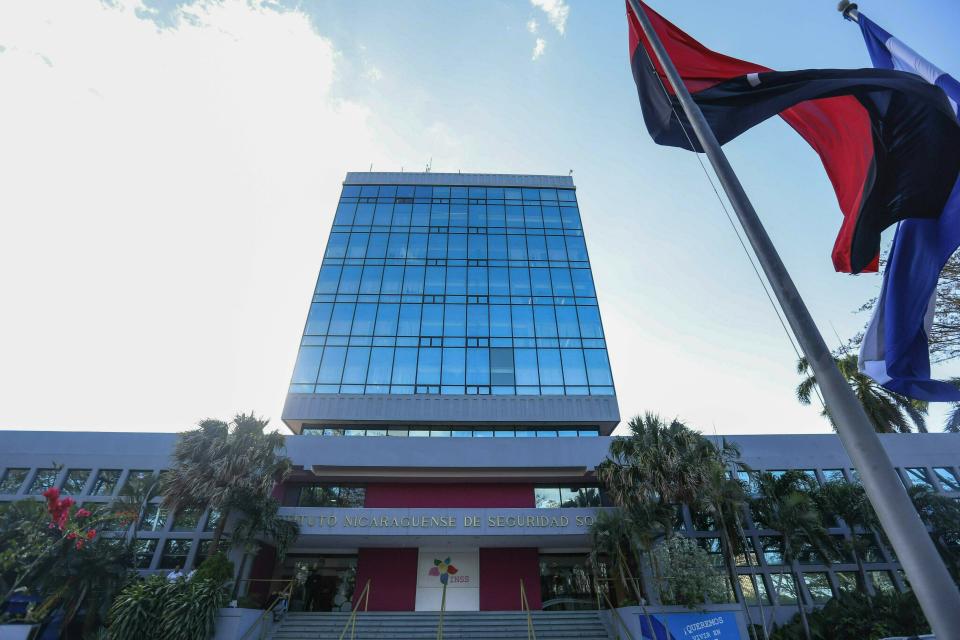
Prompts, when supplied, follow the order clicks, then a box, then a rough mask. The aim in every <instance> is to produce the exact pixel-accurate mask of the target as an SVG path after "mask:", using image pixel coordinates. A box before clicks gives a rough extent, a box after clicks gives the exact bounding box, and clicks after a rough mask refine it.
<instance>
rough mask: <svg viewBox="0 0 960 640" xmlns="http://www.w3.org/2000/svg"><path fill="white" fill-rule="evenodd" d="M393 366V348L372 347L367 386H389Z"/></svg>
mask: <svg viewBox="0 0 960 640" xmlns="http://www.w3.org/2000/svg"><path fill="white" fill-rule="evenodd" d="M392 365H393V347H374V348H372V349H371V350H370V365H369V367H368V368H367V384H390V370H391V368H392Z"/></svg>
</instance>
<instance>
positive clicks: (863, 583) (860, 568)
mask: <svg viewBox="0 0 960 640" xmlns="http://www.w3.org/2000/svg"><path fill="white" fill-rule="evenodd" d="M850 551H851V553H853V561H854V562H856V563H857V583H858V584H857V588H858V589H860V590H861V591H863V595H865V596H866V597H867V603H868V604H869V605H870V607H871V608H872V607H873V598H871V597H870V588H869V587H868V586H867V568H866V567H865V566H864V564H863V559H862V558H861V557H860V554H859V553H858V552H857V548H856V543H854V544H852V545H850Z"/></svg>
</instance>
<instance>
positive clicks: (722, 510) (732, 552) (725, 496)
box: [696, 464, 766, 635]
mask: <svg viewBox="0 0 960 640" xmlns="http://www.w3.org/2000/svg"><path fill="white" fill-rule="evenodd" d="M707 480H708V482H707V484H705V485H704V487H703V488H702V491H701V493H700V500H699V501H698V503H697V505H696V507H698V508H699V509H701V510H702V511H704V512H706V513H707V514H708V515H710V516H711V517H712V518H713V521H714V523H715V524H716V527H717V532H718V533H719V534H720V544H721V545H722V547H723V557H724V562H725V564H726V569H727V576H728V578H729V580H730V585H731V588H732V589H733V590H734V595H735V597H736V598H738V599H739V600H740V604H741V605H742V607H743V613H744V615H745V616H746V619H747V624H748V629H749V630H750V633H751V635H752V634H753V633H754V630H753V620H752V617H751V615H750V607H749V606H747V599H746V598H745V597H744V595H743V589H742V588H741V587H740V578H739V575H738V574H737V562H736V557H737V555H739V554H741V553H748V549H747V548H746V545H745V539H744V538H743V537H741V536H740V531H741V530H742V527H741V518H742V514H743V511H744V509H745V508H746V505H747V496H746V493H745V492H744V489H743V484H741V483H740V481H739V480H736V479H734V478H732V477H730V475H729V474H728V473H727V469H726V468H725V465H723V464H715V465H713V467H712V468H711V469H710V470H709V475H708V477H707ZM758 596H759V594H758ZM758 601H759V597H758ZM763 626H764V629H766V621H765V620H764V625H763Z"/></svg>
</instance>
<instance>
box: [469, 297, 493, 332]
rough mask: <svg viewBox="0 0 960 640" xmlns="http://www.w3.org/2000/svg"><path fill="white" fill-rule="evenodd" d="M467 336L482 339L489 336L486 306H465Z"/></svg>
mask: <svg viewBox="0 0 960 640" xmlns="http://www.w3.org/2000/svg"><path fill="white" fill-rule="evenodd" d="M467 335H468V336H474V337H483V338H485V337H487V336H489V335H490V325H489V323H488V321H487V306H486V305H480V304H471V305H467Z"/></svg>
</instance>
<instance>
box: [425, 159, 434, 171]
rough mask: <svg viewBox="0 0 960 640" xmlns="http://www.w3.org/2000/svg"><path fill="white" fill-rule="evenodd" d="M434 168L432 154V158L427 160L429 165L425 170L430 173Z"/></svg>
mask: <svg viewBox="0 0 960 640" xmlns="http://www.w3.org/2000/svg"><path fill="white" fill-rule="evenodd" d="M432 168H433V156H430V159H429V160H427V167H426V169H425V170H424V171H425V172H426V173H430V169H432Z"/></svg>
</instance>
